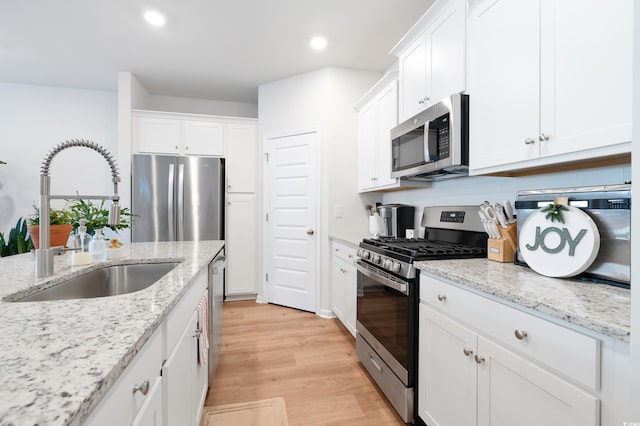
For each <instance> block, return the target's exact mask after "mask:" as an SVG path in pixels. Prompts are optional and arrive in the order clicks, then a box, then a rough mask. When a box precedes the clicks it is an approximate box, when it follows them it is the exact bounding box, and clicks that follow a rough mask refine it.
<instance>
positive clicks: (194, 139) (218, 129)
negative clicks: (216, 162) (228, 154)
mask: <svg viewBox="0 0 640 426" xmlns="http://www.w3.org/2000/svg"><path fill="white" fill-rule="evenodd" d="M182 131H183V146H184V151H183V153H184V154H185V155H212V156H214V155H215V156H220V157H221V156H223V155H224V124H223V123H216V122H214V121H196V120H184V121H183V122H182Z"/></svg>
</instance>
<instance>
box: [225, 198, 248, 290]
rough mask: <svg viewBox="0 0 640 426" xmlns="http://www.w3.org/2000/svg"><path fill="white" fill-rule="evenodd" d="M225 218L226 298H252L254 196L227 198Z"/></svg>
mask: <svg viewBox="0 0 640 426" xmlns="http://www.w3.org/2000/svg"><path fill="white" fill-rule="evenodd" d="M226 217H227V220H226V226H227V232H226V234H225V250H226V253H227V269H226V274H227V275H226V282H225V283H226V290H225V291H226V295H227V296H231V295H243V294H255V293H256V270H255V265H256V229H255V226H256V224H255V221H256V213H255V196H254V195H249V194H229V195H228V197H227V216H226Z"/></svg>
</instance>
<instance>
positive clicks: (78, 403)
mask: <svg viewBox="0 0 640 426" xmlns="http://www.w3.org/2000/svg"><path fill="white" fill-rule="evenodd" d="M223 247H224V241H201V242H197V243H194V242H162V243H132V244H127V245H125V248H124V250H125V253H126V255H125V256H124V257H122V258H120V259H118V260H110V261H107V262H101V263H97V264H93V265H87V266H79V267H71V266H68V255H62V256H56V258H55V267H54V271H55V274H54V275H53V276H52V277H48V278H41V279H36V278H35V273H34V270H35V266H34V262H35V258H34V256H33V254H23V255H17V256H10V257H5V258H2V259H0V271H2V273H1V275H0V300H1V301H0V347H1V349H0V425H22V424H39V425H76V424H82V423H84V421H85V420H86V418H87V416H88V414H89V413H90V412H91V411H92V410H93V409H94V408H95V407H96V406H97V404H98V403H99V401H100V400H101V399H102V397H103V396H104V395H105V394H106V393H107V392H108V390H109V389H110V388H111V387H112V385H113V384H114V383H115V382H116V380H117V379H118V377H119V376H120V375H121V374H122V372H123V371H124V369H125V367H127V365H129V363H130V362H131V361H132V360H133V359H134V357H135V356H136V354H137V353H138V352H139V351H140V349H141V348H142V347H143V345H144V344H145V343H146V342H147V340H148V339H149V338H150V337H151V336H152V334H153V333H154V331H156V329H158V328H159V327H160V325H161V324H162V322H163V321H164V320H165V318H167V316H168V315H169V313H170V312H171V311H172V309H173V308H174V307H175V306H176V305H177V304H178V302H179V301H180V300H181V298H182V297H183V296H184V295H185V294H186V293H187V291H188V290H189V288H190V287H191V286H192V284H193V283H194V281H195V277H196V276H197V275H199V273H200V272H201V271H203V270H205V271H206V267H207V265H208V264H209V262H210V261H211V260H212V259H213V258H214V257H215V256H216V254H217V253H218V252H219V251H220V250H221V249H222V248H223ZM158 262H180V264H179V265H178V266H177V267H176V268H175V269H173V270H172V271H171V272H169V273H168V274H167V275H165V276H163V277H162V278H161V279H160V280H159V281H157V282H156V283H155V284H153V285H152V286H150V287H148V288H146V289H144V290H140V291H138V292H134V293H130V294H125V295H119V296H113V297H103V298H94V299H77V300H61V301H47V302H21V303H15V302H14V301H15V300H17V299H19V298H21V297H24V296H26V295H28V294H31V293H33V292H35V291H37V290H38V289H43V288H47V287H50V286H52V285H55V284H57V283H59V282H61V281H64V280H66V279H69V278H71V277H73V276H77V275H81V274H83V273H85V272H88V271H90V270H92V269H97V268H100V267H102V266H105V265H121V264H129V263H158Z"/></svg>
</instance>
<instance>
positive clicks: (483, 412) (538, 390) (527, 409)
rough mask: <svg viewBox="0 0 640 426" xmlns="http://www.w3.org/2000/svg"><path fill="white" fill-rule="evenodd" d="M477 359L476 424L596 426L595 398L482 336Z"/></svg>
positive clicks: (479, 338)
mask: <svg viewBox="0 0 640 426" xmlns="http://www.w3.org/2000/svg"><path fill="white" fill-rule="evenodd" d="M478 356H479V357H482V358H480V359H481V360H482V362H481V363H480V364H479V365H478V423H477V424H478V426H513V425H518V426H540V425H567V426H596V425H599V424H600V413H599V401H598V399H597V398H596V397H594V396H592V395H589V394H587V393H585V392H583V391H581V390H579V389H577V388H575V387H574V386H572V385H570V384H568V383H566V382H564V381H562V380H561V379H559V378H558V377H556V376H554V375H552V374H550V373H548V372H547V371H545V370H543V369H541V368H540V367H538V366H536V365H534V364H532V363H530V362H528V361H526V360H525V359H523V358H521V357H519V356H517V355H515V354H514V353H512V352H509V351H507V350H506V349H504V348H502V347H500V346H498V345H496V344H495V343H493V342H491V341H489V340H487V339H485V338H483V337H481V336H480V337H478ZM457 424H463V423H457ZM466 424H470V423H466Z"/></svg>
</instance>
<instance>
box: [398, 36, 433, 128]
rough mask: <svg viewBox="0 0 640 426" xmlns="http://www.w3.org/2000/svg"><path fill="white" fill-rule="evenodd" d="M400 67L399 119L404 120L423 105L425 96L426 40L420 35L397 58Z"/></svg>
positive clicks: (414, 113) (421, 108) (422, 107)
mask: <svg viewBox="0 0 640 426" xmlns="http://www.w3.org/2000/svg"><path fill="white" fill-rule="evenodd" d="M398 62H399V69H400V94H399V98H400V99H399V100H400V102H399V105H400V121H404V120H406V119H408V118H410V117H412V116H414V115H416V114H417V113H418V112H420V111H422V110H423V109H424V107H425V101H426V98H427V96H428V95H427V81H426V71H427V41H426V38H425V36H424V35H423V36H422V37H420V38H419V39H418V40H417V41H416V42H415V43H414V44H413V45H412V46H411V47H409V49H407V50H406V51H405V52H404V53H403V54H402V55H400V57H399V58H398Z"/></svg>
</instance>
